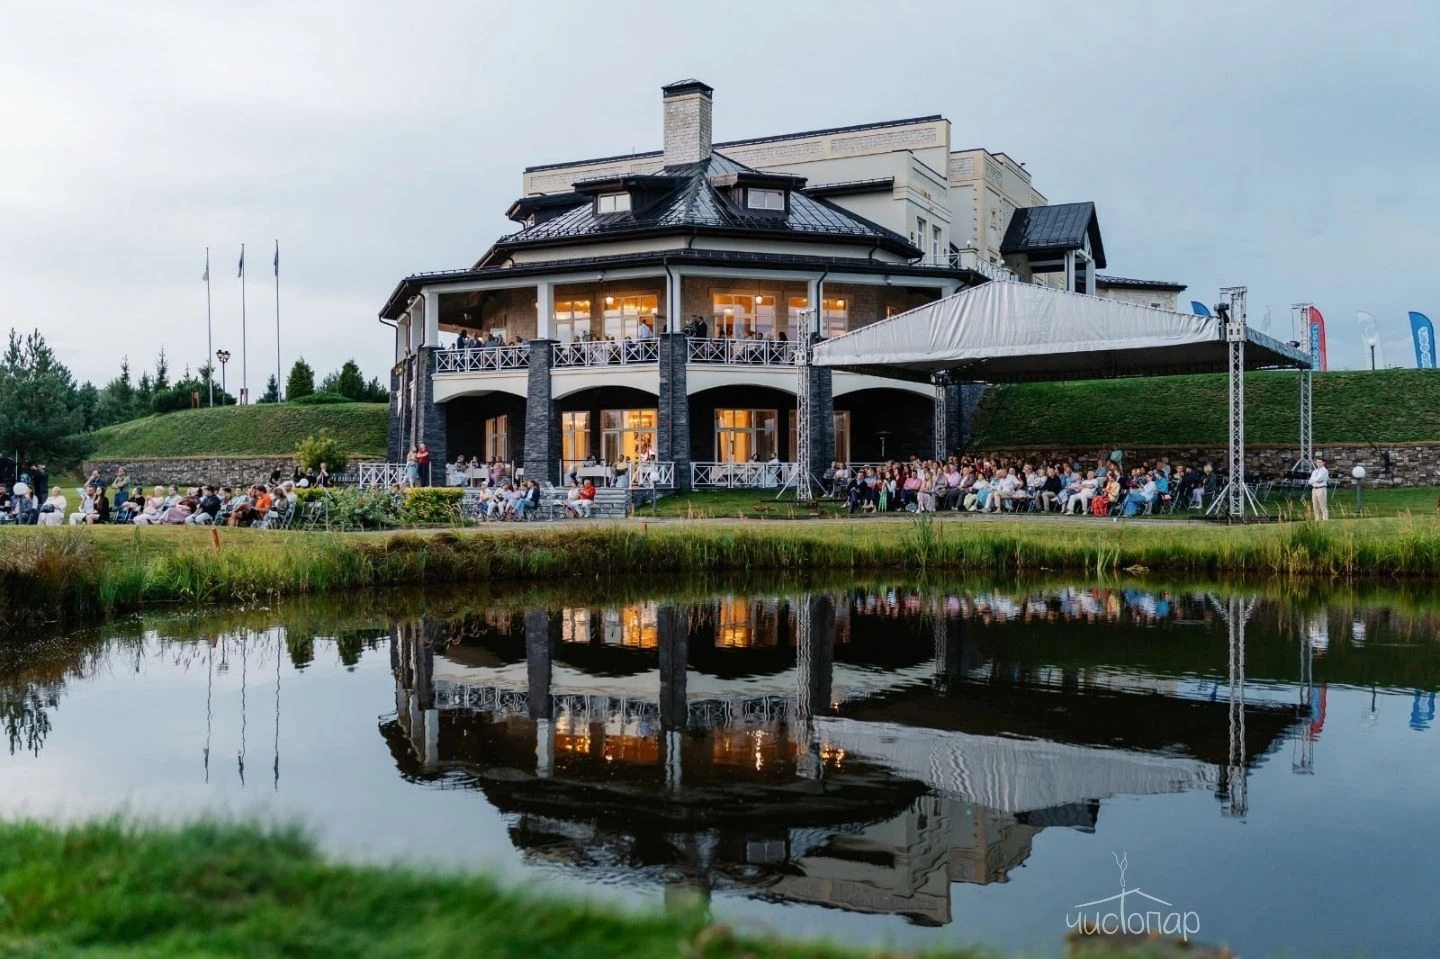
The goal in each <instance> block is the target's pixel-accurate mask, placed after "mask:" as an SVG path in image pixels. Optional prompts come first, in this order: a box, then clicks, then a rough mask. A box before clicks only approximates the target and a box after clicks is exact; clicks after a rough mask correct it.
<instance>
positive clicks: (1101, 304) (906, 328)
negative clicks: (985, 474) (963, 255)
mask: <svg viewBox="0 0 1440 959" xmlns="http://www.w3.org/2000/svg"><path fill="white" fill-rule="evenodd" d="M1245 345H1246V346H1247V347H1248V349H1247V350H1246V351H1245V368H1246V369H1250V370H1259V369H1302V368H1303V369H1308V368H1309V366H1310V358H1309V357H1308V356H1307V355H1306V354H1304V353H1302V352H1300V351H1299V350H1298V349H1295V348H1293V347H1291V346H1288V345H1286V344H1284V343H1281V342H1280V341H1279V340H1276V339H1273V338H1272V337H1269V336H1266V335H1264V334H1263V333H1259V332H1257V331H1255V330H1252V329H1250V328H1248V327H1246V329H1245ZM1227 348H1228V344H1227V341H1226V338H1225V330H1224V328H1223V325H1222V321H1221V320H1220V319H1218V318H1215V317H1209V316H1193V315H1191V314H1188V313H1175V312H1172V311H1170V310H1161V309H1155V308H1152V307H1146V306H1140V305H1138V304H1134V303H1127V302H1124V301H1122V300H1111V299H1106V298H1103V297H1098V296H1087V295H1085V294H1082V293H1067V292H1065V291H1063V290H1052V289H1049V288H1048V287H1043V286H1036V285H1035V284H1033V283H1016V282H1011V281H1003V280H999V281H995V282H993V283H985V284H983V285H981V286H977V287H972V288H970V289H968V290H962V291H961V292H959V293H955V294H953V295H951V296H947V297H945V298H944V299H942V300H937V301H935V302H934V303H927V304H926V305H924V306H922V307H919V308H917V309H914V310H910V311H909V312H907V313H900V314H897V315H896V316H892V317H888V318H886V319H884V320H881V321H879V322H878V323H872V324H871V325H869V326H865V327H861V328H860V329H858V330H855V331H854V332H852V333H847V334H845V335H844V336H838V337H836V338H834V339H831V340H825V341H824V342H821V343H818V344H817V345H816V346H815V348H814V350H813V351H812V355H811V359H810V362H811V363H813V364H814V365H816V366H828V367H832V368H835V369H843V370H853V371H856V372H865V373H871V374H875V375H879V376H888V377H892V378H897V379H911V380H921V381H926V382H928V381H929V380H930V378H931V376H932V375H933V374H935V373H942V372H946V373H950V374H952V375H954V376H957V377H959V378H963V379H969V380H983V381H985V382H988V383H1014V382H1021V381H1026V380H1058V379H1100V378H1103V377H1111V376H1160V375H1166V374H1172V373H1200V372H1206V373H1208V372H1219V371H1221V370H1224V369H1225V368H1226V364H1227Z"/></svg>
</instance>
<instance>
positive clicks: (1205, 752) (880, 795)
mask: <svg viewBox="0 0 1440 959" xmlns="http://www.w3.org/2000/svg"><path fill="white" fill-rule="evenodd" d="M392 650H393V655H394V661H395V666H396V676H397V688H396V693H397V703H396V706H397V719H396V721H395V722H393V723H387V724H385V726H384V727H383V728H384V732H385V735H386V736H387V738H388V739H389V741H390V743H391V746H392V750H393V751H394V753H395V755H396V759H397V762H398V763H399V765H400V767H401V769H402V771H403V772H404V773H405V775H407V776H409V777H413V778H416V779H424V780H429V781H434V782H437V783H440V784H443V785H446V786H464V787H474V788H478V789H480V790H482V791H483V792H484V793H485V795H486V797H487V799H488V800H489V801H490V802H491V803H492V804H494V805H495V806H496V807H497V808H498V809H500V810H502V811H503V812H506V813H509V814H511V815H512V816H513V819H512V826H511V836H512V840H513V841H514V842H515V844H516V846H517V847H518V848H520V849H522V850H524V852H525V854H526V855H527V857H529V858H531V859H533V860H535V861H541V862H560V863H565V864H568V865H570V866H574V867H579V868H584V869H587V870H600V871H604V872H609V873H613V874H615V875H617V876H622V875H623V876H628V877H632V878H633V877H636V876H640V877H649V879H650V880H651V881H656V882H664V883H666V884H668V885H676V884H678V885H681V886H689V887H693V888H696V889H699V890H709V889H712V888H743V889H747V890H750V891H752V892H753V893H755V894H757V895H763V896H769V897H776V898H782V899H787V900H795V901H804V902H812V903H820V904H825V905H832V906H838V907H843V908H846V909H850V910H856V911H866V912H884V913H898V914H903V915H906V916H908V917H910V918H911V919H912V920H914V921H917V922H927V923H945V922H948V921H950V918H951V913H950V884H951V883H953V882H974V883H987V882H994V881H1003V880H1004V879H1005V878H1006V877H1007V875H1008V873H1009V871H1010V870H1011V869H1013V868H1015V867H1016V866H1017V865H1019V864H1020V863H1023V862H1024V861H1025V860H1026V859H1027V858H1028V856H1029V854H1030V849H1031V841H1032V839H1033V837H1034V835H1035V834H1036V833H1037V832H1039V831H1040V830H1041V829H1044V828H1046V827H1060V826H1067V827H1076V828H1081V829H1092V828H1094V826H1095V824H1096V821H1097V817H1098V814H1099V809H1100V802H1101V800H1104V799H1106V798H1108V797H1110V796H1114V795H1121V794H1151V793H1162V792H1172V791H1177V790H1181V789H1187V788H1209V789H1215V790H1221V789H1222V788H1223V782H1224V780H1225V778H1226V776H1227V775H1229V774H1230V773H1229V769H1230V765H1231V760H1232V758H1233V756H1232V753H1231V745H1232V740H1231V730H1232V727H1231V726H1230V725H1228V723H1229V719H1228V712H1227V706H1226V704H1224V703H1219V702H1207V701H1202V700H1197V699H1186V698H1182V697H1177V696H1174V695H1166V694H1165V692H1164V690H1165V688H1166V687H1165V684H1164V683H1162V682H1160V681H1159V680H1158V679H1157V680H1155V681H1154V682H1146V681H1145V680H1144V678H1143V677H1140V678H1138V679H1137V681H1136V682H1133V683H1130V684H1128V685H1126V686H1124V687H1123V688H1121V687H1117V686H1114V685H1113V684H1112V685H1107V681H1104V679H1103V678H1104V677H1105V676H1106V675H1107V674H1106V673H1105V671H1104V670H1094V671H1092V672H1093V673H1094V675H1095V676H1096V677H1097V679H1101V680H1102V681H1098V682H1096V683H1095V684H1093V685H1091V684H1086V683H1083V682H1080V681H1079V678H1078V677H1079V672H1078V671H1076V670H1061V671H1060V673H1059V674H1058V675H1057V676H1056V677H1054V680H1053V681H1052V680H1051V679H1050V678H1049V677H1042V678H1041V679H1040V680H1038V681H1037V680H1036V678H1035V676H1034V674H1033V671H1032V672H1031V673H1028V674H1022V673H1020V672H1016V671H1013V670H1009V669H1006V668H1002V667H1001V666H997V664H996V663H995V662H994V661H993V660H990V661H987V660H986V659H983V658H981V657H980V655H979V654H978V652H977V649H976V646H975V644H974V643H973V642H971V641H969V640H968V638H967V623H966V620H964V619H958V618H957V619H936V620H930V619H926V618H923V617H919V616H912V617H909V618H908V619H902V620H900V621H899V622H898V623H897V622H896V621H895V620H891V619H888V618H886V617H884V616H879V615H870V614H867V613H865V612H864V611H863V607H860V606H857V605H856V604H854V603H852V602H849V601H847V600H846V599H844V598H841V599H838V600H837V599H836V598H832V597H829V596H816V597H804V598H793V599H791V598H781V597H771V598H768V599H758V600H757V599H753V598H721V599H718V600H714V601H711V602H708V603H703V604H696V605H689V606H672V605H664V604H662V605H656V604H636V605H633V606H621V607H617V608H614V609H610V610H604V609H602V610H578V609H566V610H562V611H560V612H558V613H552V612H549V611H545V610H531V611H529V612H526V613H524V614H523V615H515V616H504V617H495V618H492V619H491V620H490V621H489V622H486V623H471V624H468V625H465V624H462V625H460V626H457V627H452V626H450V625H448V624H445V623H441V622H438V621H423V622H420V623H415V624H406V625H403V626H399V627H396V628H395V630H394V633H393V638H392ZM1245 708H1246V709H1247V716H1248V717H1249V719H1250V721H1249V722H1248V724H1246V725H1245V726H1244V729H1243V730H1242V735H1241V741H1240V743H1239V744H1238V747H1239V749H1240V752H1241V753H1242V762H1241V765H1242V767H1243V766H1244V765H1246V764H1248V763H1250V762H1253V761H1254V759H1255V757H1257V756H1259V755H1261V754H1263V753H1265V752H1266V751H1268V750H1269V749H1271V748H1272V745H1273V743H1274V741H1275V739H1276V738H1277V737H1278V736H1280V735H1281V734H1282V733H1283V731H1284V730H1285V728H1286V726H1287V725H1288V724H1289V723H1290V722H1291V721H1292V717H1291V716H1290V714H1288V713H1286V712H1284V711H1283V710H1272V709H1267V708H1265V707H1264V706H1256V707H1245Z"/></svg>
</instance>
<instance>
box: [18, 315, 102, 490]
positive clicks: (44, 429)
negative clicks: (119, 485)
mask: <svg viewBox="0 0 1440 959" xmlns="http://www.w3.org/2000/svg"><path fill="white" fill-rule="evenodd" d="M84 429H85V411H84V409H83V407H82V406H81V401H80V396H79V391H78V390H76V389H75V380H74V378H73V377H71V375H70V371H69V370H68V369H66V368H65V365H64V364H63V363H61V362H60V361H59V360H57V359H56V358H55V353H54V352H53V351H52V350H51V349H50V347H49V346H48V345H46V343H45V338H44V337H43V336H41V335H40V331H39V330H35V331H34V332H32V333H31V334H30V335H29V336H26V337H24V338H22V337H21V336H20V334H19V333H17V332H16V331H15V330H13V329H12V330H11V331H10V342H9V345H8V346H7V347H6V350H5V356H4V358H3V359H0V449H4V450H15V452H16V455H17V456H18V457H19V458H20V460H21V461H22V462H40V463H44V464H46V465H47V466H49V467H50V469H51V470H52V472H53V471H55V470H58V469H68V468H70V467H72V466H74V465H75V464H77V463H79V462H80V460H81V459H83V458H84V456H85V454H86V453H88V452H89V451H90V450H91V449H93V448H94V446H93V443H92V442H91V441H90V439H89V438H88V437H86V436H84V435H82V433H83V430H84Z"/></svg>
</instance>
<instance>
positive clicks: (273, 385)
mask: <svg viewBox="0 0 1440 959" xmlns="http://www.w3.org/2000/svg"><path fill="white" fill-rule="evenodd" d="M260 402H262V403H278V402H280V384H279V383H277V382H275V374H274V373H271V374H270V379H269V380H267V381H266V382H265V392H264V394H263V395H262V396H261V397H260Z"/></svg>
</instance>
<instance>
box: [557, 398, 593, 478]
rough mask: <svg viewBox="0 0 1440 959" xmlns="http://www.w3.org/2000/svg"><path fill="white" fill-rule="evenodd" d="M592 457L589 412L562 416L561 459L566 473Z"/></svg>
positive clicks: (581, 411) (562, 414)
mask: <svg viewBox="0 0 1440 959" xmlns="http://www.w3.org/2000/svg"><path fill="white" fill-rule="evenodd" d="M589 455H590V413H589V411H588V410H580V411H578V412H571V413H561V414H560V459H561V463H562V467H563V469H564V471H565V472H567V473H568V472H569V471H570V470H572V469H575V468H576V467H577V466H579V465H580V464H581V463H583V462H585V458H586V457H587V456H589Z"/></svg>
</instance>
